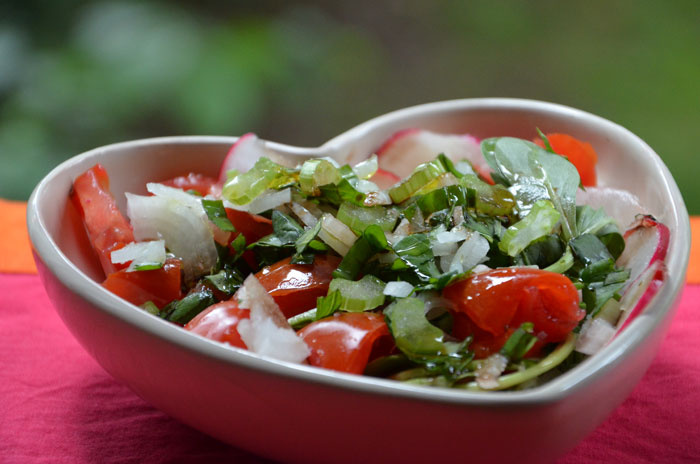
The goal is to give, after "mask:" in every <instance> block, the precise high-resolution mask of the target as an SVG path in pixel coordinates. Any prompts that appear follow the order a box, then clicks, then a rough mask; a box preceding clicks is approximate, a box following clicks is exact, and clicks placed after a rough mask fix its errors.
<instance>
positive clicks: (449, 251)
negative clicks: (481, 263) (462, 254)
mask: <svg viewBox="0 0 700 464" xmlns="http://www.w3.org/2000/svg"><path fill="white" fill-rule="evenodd" d="M432 248H433V256H449V257H450V258H451V257H452V256H454V254H455V253H456V252H457V249H458V248H459V245H458V244H457V242H448V243H440V242H438V243H433V244H432Z"/></svg>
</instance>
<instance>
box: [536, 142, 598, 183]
mask: <svg viewBox="0 0 700 464" xmlns="http://www.w3.org/2000/svg"><path fill="white" fill-rule="evenodd" d="M546 137H547V140H549V144H550V145H551V147H552V150H554V153H557V154H559V155H563V156H566V157H567V158H568V159H569V161H571V163H572V164H573V165H574V166H576V170H577V171H578V174H579V176H581V183H582V184H583V185H584V186H586V187H593V186H595V185H596V184H597V178H596V172H595V165H596V163H598V155H597V154H596V152H595V149H594V148H593V146H592V145H591V144H590V143H587V142H582V141H581V140H578V139H576V138H574V137H572V136H570V135H567V134H546ZM535 143H536V144H537V145H539V146H541V147H542V148H544V142H543V141H542V139H540V138H537V139H535Z"/></svg>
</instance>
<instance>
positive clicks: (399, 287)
mask: <svg viewBox="0 0 700 464" xmlns="http://www.w3.org/2000/svg"><path fill="white" fill-rule="evenodd" d="M412 291H413V285H411V284H409V283H408V282H388V283H387V284H386V286H385V287H384V294H385V295H388V296H394V297H396V298H405V297H407V296H408V295H410V294H411V292H412Z"/></svg>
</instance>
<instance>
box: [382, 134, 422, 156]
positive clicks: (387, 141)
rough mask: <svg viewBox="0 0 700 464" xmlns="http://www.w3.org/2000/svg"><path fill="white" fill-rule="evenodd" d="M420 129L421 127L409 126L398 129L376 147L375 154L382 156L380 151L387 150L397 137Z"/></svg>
mask: <svg viewBox="0 0 700 464" xmlns="http://www.w3.org/2000/svg"><path fill="white" fill-rule="evenodd" d="M421 130H422V129H418V128H416V127H410V128H408V129H401V130H400V131H398V132H395V133H394V134H393V135H392V136H391V137H389V138H388V139H387V140H386V141H385V142H384V143H383V144H382V146H381V147H379V148H378V149H377V151H376V152H375V153H376V155H377V156H382V153H384V152H386V151H387V150H389V148H391V146H392V145H393V144H394V143H396V141H397V140H399V139H401V138H403V137H405V136H407V135H410V134H412V133H414V132H420V131H421Z"/></svg>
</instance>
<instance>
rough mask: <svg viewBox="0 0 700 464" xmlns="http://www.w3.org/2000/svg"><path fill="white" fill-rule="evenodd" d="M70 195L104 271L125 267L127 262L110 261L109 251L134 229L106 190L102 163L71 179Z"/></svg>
mask: <svg viewBox="0 0 700 464" xmlns="http://www.w3.org/2000/svg"><path fill="white" fill-rule="evenodd" d="M70 199H71V201H72V202H73V204H74V205H75V207H76V208H77V209H78V211H79V212H80V215H81V217H82V218H83V224H85V230H86V231H87V234H88V238H89V239H90V243H91V245H92V248H93V249H94V250H95V253H97V256H98V258H99V260H100V264H101V265H102V269H103V270H104V273H105V275H109V274H111V273H113V272H115V271H117V270H119V269H124V268H125V267H127V266H128V263H124V264H113V263H112V259H111V253H112V252H113V251H114V250H118V249H120V248H122V247H124V246H125V245H126V244H128V243H131V242H133V241H134V232H133V229H132V228H131V224H129V222H128V221H127V220H126V218H124V216H123V215H122V213H121V212H120V211H119V208H117V202H116V201H115V200H114V197H113V196H112V193H111V192H110V191H109V176H108V175H107V171H105V169H104V167H102V165H100V164H96V165H95V166H93V167H91V168H90V169H88V170H87V171H85V172H84V173H82V174H81V175H79V176H78V177H77V178H76V179H75V181H73V188H72V190H71V193H70Z"/></svg>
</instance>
